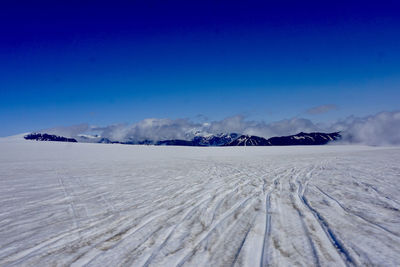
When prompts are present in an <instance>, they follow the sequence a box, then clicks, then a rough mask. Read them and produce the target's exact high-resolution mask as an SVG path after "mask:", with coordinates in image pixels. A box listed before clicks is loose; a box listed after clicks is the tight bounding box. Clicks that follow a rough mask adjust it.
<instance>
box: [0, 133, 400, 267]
mask: <svg viewBox="0 0 400 267" xmlns="http://www.w3.org/2000/svg"><path fill="white" fill-rule="evenodd" d="M21 139H22V137H21ZM399 162H400V148H377V147H375V148H372V147H361V146H321V147H224V148H221V147H219V148H215V147H209V148H194V147H160V146H158V147H157V146H124V145H113V146H110V145H102V144H80V143H58V142H49V143H46V142H29V141H24V140H22V141H13V140H7V139H5V140H2V141H0V202H1V206H0V266H53V265H57V266H64V265H72V266H267V265H271V266H297V265H302V266H313V265H314V266H353V265H356V266H399V265H400V257H399V255H400V194H399V192H400V164H399Z"/></svg>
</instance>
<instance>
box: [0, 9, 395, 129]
mask: <svg viewBox="0 0 400 267" xmlns="http://www.w3.org/2000/svg"><path fill="white" fill-rule="evenodd" d="M53 2H54V1H53ZM144 2H145V3H144ZM398 14H400V4H398V3H397V1H301V3H300V1H260V2H257V1H210V2H207V1H202V2H198V3H195V2H193V1H179V2H178V1H141V2H139V1H132V2H131V3H129V4H118V3H117V2H113V4H112V5H111V4H110V3H109V4H106V3H104V4H103V3H101V1H93V2H91V1H87V2H86V1H85V3H80V4H73V3H71V2H70V3H67V2H66V3H61V2H59V1H56V3H51V2H45V1H38V2H35V3H32V1H31V2H27V3H22V2H18V1H16V2H15V3H10V4H2V8H1V11H0V25H1V26H0V125H1V127H0V136H7V135H11V134H17V133H20V132H27V131H32V130H37V129H43V128H49V127H55V126H59V125H71V124H78V123H84V122H87V123H90V124H96V125H108V124H112V123H119V122H127V123H134V122H137V121H140V120H142V119H144V118H173V119H174V118H189V119H192V120H204V117H206V118H207V120H220V119H223V118H225V117H229V116H232V115H237V114H240V115H244V116H246V118H249V119H251V120H263V121H266V122H271V121H277V120H281V119H286V118H293V117H304V118H308V119H311V120H313V121H333V120H336V119H339V118H344V117H346V116H349V115H355V116H365V115H368V114H373V113H377V112H380V111H393V110H398V109H399V99H400V63H399V62H400V34H399V29H400V16H398ZM327 104H330V105H334V106H336V107H337V108H334V109H332V110H330V111H328V112H324V113H320V114H309V113H307V112H306V111H307V110H309V109H310V108H313V107H316V106H321V105H327ZM199 115H201V116H199Z"/></svg>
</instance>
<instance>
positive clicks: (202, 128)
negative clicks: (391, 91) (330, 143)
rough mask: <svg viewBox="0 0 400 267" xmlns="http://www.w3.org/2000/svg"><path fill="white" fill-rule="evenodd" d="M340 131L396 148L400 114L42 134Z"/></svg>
mask: <svg viewBox="0 0 400 267" xmlns="http://www.w3.org/2000/svg"><path fill="white" fill-rule="evenodd" d="M318 131H319V132H335V131H341V132H342V135H343V142H347V143H360V144H367V145H400V111H395V112H381V113H378V114H376V115H372V116H367V117H353V116H351V117H348V118H346V119H344V120H340V121H337V122H335V123H332V124H330V125H325V124H318V123H313V122H312V121H311V120H308V119H303V118H292V119H285V120H281V121H277V122H273V123H265V122H262V121H261V122H260V121H249V120H246V119H245V118H244V117H243V116H232V117H229V118H225V119H223V120H220V121H212V122H205V123H199V122H193V121H190V120H188V119H175V120H172V119H145V120H142V121H140V122H138V123H135V124H131V125H128V124H117V125H110V126H106V127H96V126H89V125H88V124H80V125H75V126H71V127H58V128H54V129H48V130H46V132H48V133H52V134H58V135H63V136H66V137H76V136H78V135H80V134H85V133H98V134H99V135H100V136H102V137H104V138H108V139H110V140H112V141H124V142H126V141H144V140H153V141H159V140H168V139H184V140H190V139H192V138H193V137H194V136H196V135H208V134H219V133H232V132H235V133H240V134H248V135H257V136H262V137H265V138H269V137H272V136H283V135H292V134H297V133H299V132H318Z"/></svg>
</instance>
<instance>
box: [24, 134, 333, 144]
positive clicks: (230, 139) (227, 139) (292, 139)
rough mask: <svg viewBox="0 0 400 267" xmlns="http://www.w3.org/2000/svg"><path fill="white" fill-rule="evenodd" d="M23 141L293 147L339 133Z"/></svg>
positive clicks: (39, 138) (44, 136)
mask: <svg viewBox="0 0 400 267" xmlns="http://www.w3.org/2000/svg"><path fill="white" fill-rule="evenodd" d="M25 139H28V140H36V141H61V142H80V143H88V142H90V143H94V142H95V143H103V144H115V143H116V144H127V145H159V146H161V145H164V146H293V145H325V144H327V143H328V142H331V141H335V140H339V139H341V135H340V133H339V132H335V133H303V132H301V133H298V134H296V135H289V136H279V137H272V138H269V139H266V138H263V137H259V136H253V135H239V134H237V133H229V134H225V133H221V134H217V135H206V136H201V135H197V136H195V137H194V138H193V139H192V140H183V139H172V140H160V141H154V140H142V141H135V140H130V141H124V142H120V141H111V140H110V139H108V138H104V137H100V136H95V137H93V138H89V137H86V136H85V137H84V138H82V137H80V138H79V140H78V141H77V140H76V139H74V138H67V137H63V136H57V135H49V134H46V133H44V134H40V133H32V134H28V135H26V136H25Z"/></svg>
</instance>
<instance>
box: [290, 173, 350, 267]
mask: <svg viewBox="0 0 400 267" xmlns="http://www.w3.org/2000/svg"><path fill="white" fill-rule="evenodd" d="M306 176H307V175H306ZM308 176H311V172H309V173H308ZM298 185H299V187H298V191H297V193H298V197H299V198H300V199H301V201H302V203H303V204H304V205H305V207H307V209H308V210H309V211H310V212H311V213H312V214H313V216H314V218H316V220H317V222H318V223H319V225H320V226H321V228H322V229H323V230H324V233H325V234H326V236H327V237H328V238H329V240H330V241H331V243H332V245H333V246H334V247H335V249H336V250H337V252H338V253H339V255H340V256H341V257H342V259H343V260H344V263H345V264H346V265H347V266H348V265H352V266H353V265H356V263H355V261H354V259H353V257H352V256H351V255H350V253H349V252H348V250H347V249H346V248H345V246H344V245H343V243H342V242H341V241H340V240H339V239H338V238H337V236H336V235H335V233H334V232H333V230H332V229H331V228H330V227H329V224H328V223H327V221H326V220H325V219H324V218H323V217H322V215H321V214H320V213H319V212H318V211H317V210H316V209H314V208H313V207H312V206H311V205H310V203H309V202H308V199H307V198H306V196H305V195H304V193H305V191H306V187H307V185H308V180H307V181H306V183H305V186H304V188H303V185H302V184H301V182H298Z"/></svg>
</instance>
